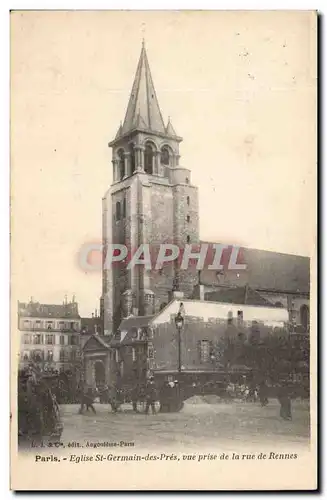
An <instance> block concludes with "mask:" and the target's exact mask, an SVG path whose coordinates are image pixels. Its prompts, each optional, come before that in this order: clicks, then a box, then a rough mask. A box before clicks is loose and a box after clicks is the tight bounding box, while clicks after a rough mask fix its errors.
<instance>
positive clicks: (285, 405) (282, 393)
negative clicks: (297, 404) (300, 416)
mask: <svg viewBox="0 0 327 500" xmlns="http://www.w3.org/2000/svg"><path fill="white" fill-rule="evenodd" d="M277 397H278V401H279V403H280V412H279V414H280V416H281V417H282V419H284V420H292V405H291V397H290V392H289V387H288V384H287V381H286V380H283V381H282V382H281V383H280V384H279V387H278V395H277Z"/></svg>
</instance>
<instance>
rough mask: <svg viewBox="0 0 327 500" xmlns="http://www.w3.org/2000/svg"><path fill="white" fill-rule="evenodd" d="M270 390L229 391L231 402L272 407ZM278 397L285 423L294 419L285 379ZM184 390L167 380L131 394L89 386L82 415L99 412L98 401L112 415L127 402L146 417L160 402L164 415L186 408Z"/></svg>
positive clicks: (258, 386) (232, 387)
mask: <svg viewBox="0 0 327 500" xmlns="http://www.w3.org/2000/svg"><path fill="white" fill-rule="evenodd" d="M269 389H271V388H269V387H268V385H267V383H266V381H263V380H262V381H261V382H259V383H253V382H252V383H246V381H245V380H244V381H243V383H242V382H241V383H238V384H237V383H235V384H232V383H230V384H229V385H228V386H227V388H226V397H227V399H236V400H237V399H239V400H242V401H244V402H254V403H256V402H259V403H260V405H261V406H262V407H264V406H267V405H268V404H269ZM273 389H274V397H277V399H278V401H279V404H280V416H281V418H283V419H284V420H291V419H292V411H291V406H292V405H291V401H292V398H293V397H294V392H293V389H292V386H291V385H290V384H289V381H287V380H282V381H280V382H278V383H276V384H275V385H274V387H273ZM182 391H183V388H182V387H180V384H179V383H178V381H177V380H174V381H170V382H168V381H166V382H164V383H163V384H162V386H161V388H160V390H157V388H156V384H155V382H154V379H153V377H151V378H150V379H149V380H148V381H147V383H145V384H140V383H136V384H135V385H134V386H133V387H132V388H131V390H130V391H129V392H128V394H126V393H123V391H121V390H120V389H119V388H118V387H117V385H115V384H112V385H110V386H108V385H104V386H102V387H99V388H96V389H92V388H90V387H88V388H87V387H86V388H85V390H84V391H82V393H81V400H80V404H81V406H80V409H79V413H80V414H83V413H84V412H85V411H88V410H91V411H92V412H93V413H96V410H95V407H94V402H95V401H99V402H100V403H104V404H108V405H109V407H110V408H111V412H112V413H117V411H118V410H119V409H120V407H121V405H122V404H123V403H130V404H131V406H132V410H133V411H134V412H135V413H139V412H140V411H143V412H144V413H145V414H148V413H149V412H150V409H151V412H152V414H155V413H156V412H157V409H156V402H157V401H160V412H161V413H163V412H173V411H179V410H180V409H181V408H182V406H183V404H184V403H183V399H184V398H183V395H182V394H181V392H182Z"/></svg>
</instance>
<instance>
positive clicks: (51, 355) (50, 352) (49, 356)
mask: <svg viewBox="0 0 327 500" xmlns="http://www.w3.org/2000/svg"><path fill="white" fill-rule="evenodd" d="M47 361H53V351H48V353H47Z"/></svg>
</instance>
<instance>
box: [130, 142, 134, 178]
mask: <svg viewBox="0 0 327 500" xmlns="http://www.w3.org/2000/svg"><path fill="white" fill-rule="evenodd" d="M129 151H130V153H131V173H132V174H133V172H135V151H134V146H133V144H131V145H130V148H129Z"/></svg>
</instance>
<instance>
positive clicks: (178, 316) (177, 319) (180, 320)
mask: <svg viewBox="0 0 327 500" xmlns="http://www.w3.org/2000/svg"><path fill="white" fill-rule="evenodd" d="M175 325H176V329H177V339H178V373H181V371H182V356H181V344H182V342H181V332H182V328H183V325H184V318H183V316H182V315H181V313H180V312H178V313H177V314H176V317H175Z"/></svg>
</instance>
